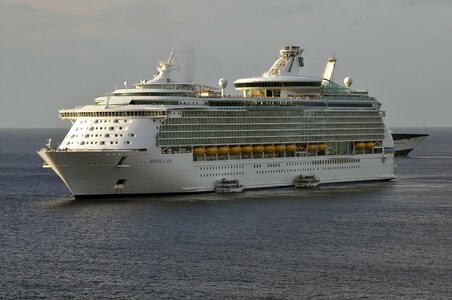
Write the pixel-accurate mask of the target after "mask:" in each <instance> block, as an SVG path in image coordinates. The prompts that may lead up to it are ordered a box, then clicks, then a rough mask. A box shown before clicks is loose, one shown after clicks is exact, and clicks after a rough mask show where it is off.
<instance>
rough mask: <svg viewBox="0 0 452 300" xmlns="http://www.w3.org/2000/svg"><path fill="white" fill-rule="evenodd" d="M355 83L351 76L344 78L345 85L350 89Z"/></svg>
mask: <svg viewBox="0 0 452 300" xmlns="http://www.w3.org/2000/svg"><path fill="white" fill-rule="evenodd" d="M352 83H353V79H352V78H351V77H350V76H347V77H345V78H344V84H345V86H346V87H347V88H349V87H350V86H351V85H352Z"/></svg>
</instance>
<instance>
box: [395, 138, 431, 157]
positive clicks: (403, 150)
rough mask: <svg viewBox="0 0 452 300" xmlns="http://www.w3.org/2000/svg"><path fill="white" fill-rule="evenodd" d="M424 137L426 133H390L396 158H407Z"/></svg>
mask: <svg viewBox="0 0 452 300" xmlns="http://www.w3.org/2000/svg"><path fill="white" fill-rule="evenodd" d="M426 137H428V134H427V133H392V139H393V140H394V151H395V155H396V156H407V155H408V153H410V152H411V151H412V150H413V149H414V148H415V147H416V146H417V145H419V144H420V143H421V142H422V141H423V140H424V139H425V138H426Z"/></svg>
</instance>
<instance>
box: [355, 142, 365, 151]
mask: <svg viewBox="0 0 452 300" xmlns="http://www.w3.org/2000/svg"><path fill="white" fill-rule="evenodd" d="M365 147H366V144H365V143H362V142H360V143H356V144H355V149H356V150H363V149H364V148H365Z"/></svg>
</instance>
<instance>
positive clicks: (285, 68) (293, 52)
mask: <svg viewBox="0 0 452 300" xmlns="http://www.w3.org/2000/svg"><path fill="white" fill-rule="evenodd" d="M303 51H304V49H302V48H300V47H299V46H286V47H284V49H281V50H279V56H278V58H277V59H276V61H275V62H274V63H273V65H272V66H271V68H270V69H269V70H268V71H267V72H265V73H264V74H263V76H264V77H276V76H299V75H301V68H302V67H303V66H304V61H303V57H302V56H301V54H302V53H303Z"/></svg>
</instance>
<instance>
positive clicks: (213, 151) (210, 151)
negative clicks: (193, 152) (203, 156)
mask: <svg viewBox="0 0 452 300" xmlns="http://www.w3.org/2000/svg"><path fill="white" fill-rule="evenodd" d="M206 153H207V154H209V155H214V154H217V153H218V148H217V147H209V148H207V149H206Z"/></svg>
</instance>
